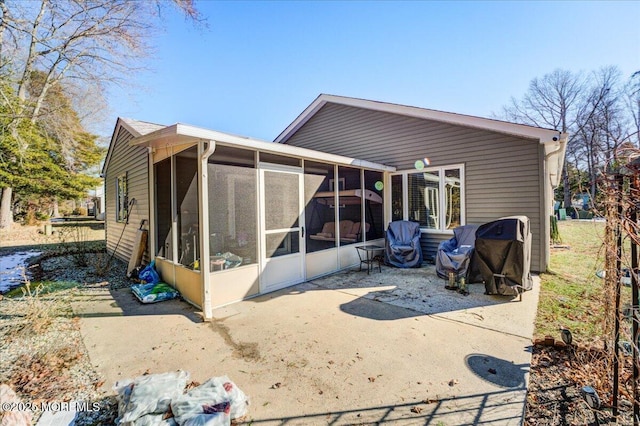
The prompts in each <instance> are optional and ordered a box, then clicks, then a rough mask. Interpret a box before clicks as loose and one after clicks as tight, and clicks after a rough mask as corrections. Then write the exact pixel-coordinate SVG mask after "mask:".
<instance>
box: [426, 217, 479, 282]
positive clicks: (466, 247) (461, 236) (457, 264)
mask: <svg viewBox="0 0 640 426" xmlns="http://www.w3.org/2000/svg"><path fill="white" fill-rule="evenodd" d="M477 229H478V226H477V225H464V226H458V227H457V228H455V229H454V230H453V238H451V239H449V240H446V241H442V242H441V243H440V244H439V245H438V252H437V253H436V273H437V274H438V276H439V277H440V278H443V279H445V280H448V284H447V285H445V288H447V289H456V288H457V284H456V283H457V282H458V281H459V280H460V279H461V278H464V279H465V280H466V279H467V275H468V273H469V265H470V264H471V257H472V256H473V250H474V246H475V241H476V230H477ZM452 274H453V275H452Z"/></svg>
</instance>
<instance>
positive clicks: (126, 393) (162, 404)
mask: <svg viewBox="0 0 640 426" xmlns="http://www.w3.org/2000/svg"><path fill="white" fill-rule="evenodd" d="M187 380H189V373H187V372H186V371H176V372H170V373H162V374H150V375H147V376H140V377H137V378H136V379H134V380H125V381H124V382H117V383H116V384H115V386H114V389H115V390H116V392H118V415H119V419H118V420H119V423H120V424H121V423H129V422H134V421H135V420H137V419H138V418H140V417H142V416H144V415H145V414H162V413H164V412H166V411H167V410H168V409H169V406H170V405H171V401H172V400H173V399H174V398H177V397H179V396H180V395H182V392H183V391H184V388H185V386H187Z"/></svg>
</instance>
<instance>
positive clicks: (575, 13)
mask: <svg viewBox="0 0 640 426" xmlns="http://www.w3.org/2000/svg"><path fill="white" fill-rule="evenodd" d="M196 5H197V6H198V8H199V10H200V11H201V13H202V15H203V17H205V18H206V19H207V23H208V28H202V27H196V26H194V25H193V24H192V23H189V22H186V21H185V19H184V17H182V16H180V15H178V14H175V15H171V14H167V15H165V16H164V18H165V30H164V32H163V33H162V34H161V35H160V36H159V37H157V38H156V39H155V45H156V50H155V54H154V56H153V58H152V59H151V60H150V61H149V63H148V66H149V67H150V68H151V69H152V70H151V71H147V72H142V73H140V74H138V75H135V76H132V77H131V83H132V84H133V85H134V88H131V87H128V88H126V89H116V90H112V91H111V92H110V94H109V101H110V105H111V109H112V111H111V112H112V114H111V116H110V119H109V120H110V121H109V122H108V123H106V126H105V127H106V128H107V129H109V130H107V132H109V131H111V130H112V129H113V126H114V125H115V121H116V118H117V117H118V116H120V117H127V118H133V119H137V120H142V121H149V122H153V123H158V124H164V125H171V124H175V123H184V124H190V125H194V126H199V127H204V128H208V129H213V130H218V131H223V132H228V133H233V134H238V135H243V136H250V137H253V138H257V139H262V140H267V141H270V140H273V139H275V138H276V137H277V136H278V134H279V133H280V132H281V131H282V130H284V129H285V128H286V127H287V126H288V125H289V124H290V123H291V122H292V121H293V120H295V118H296V117H297V116H298V115H299V114H300V113H301V112H302V111H303V110H304V109H305V108H306V107H307V106H308V105H309V104H311V102H313V100H314V99H315V98H316V97H317V96H318V95H320V94H322V93H326V94H332V95H340V96H349V97H356V98H363V99H370V100H376V101H383V102H390V103H396V104H403V105H411V106H417V107H423V108H429V109H436V110H441V111H449V112H456V113H461V114H469V115H476V116H481V117H491V116H492V114H499V113H500V111H501V110H502V107H503V106H504V105H506V104H508V102H509V100H510V99H511V98H512V97H515V98H521V97H522V96H523V95H524V93H525V92H526V90H527V88H528V86H529V83H530V82H531V80H532V79H534V78H536V77H538V78H540V77H543V76H544V75H545V74H547V73H550V72H552V71H553V70H555V69H557V68H560V69H564V70H569V71H573V72H586V73H588V72H592V71H595V70H597V69H599V68H601V67H603V66H610V65H614V66H617V67H618V68H619V69H620V70H621V72H622V74H623V76H624V78H625V79H626V78H628V77H629V76H630V75H631V74H632V73H633V72H635V71H640V24H639V22H640V1H623V2H613V1H608V2H595V1H584V2H583V1H564V2H545V1H532V2H529V1H514V2H509V1H494V2H484V1H463V2H445V1H438V2H436V1H424V2H420V1H409V2H397V1H394V2H383V1H376V2H369V1H323V2H311V1H282V2H271V1H249V2H243V1H226V2H218V1H216V2H214V1H202V0H201V1H197V2H196Z"/></svg>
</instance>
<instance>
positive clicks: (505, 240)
mask: <svg viewBox="0 0 640 426" xmlns="http://www.w3.org/2000/svg"><path fill="white" fill-rule="evenodd" d="M472 264H473V266H472V267H473V269H474V271H475V274H474V277H476V279H477V277H478V275H479V276H480V277H481V279H482V281H484V283H485V293H486V294H500V295H504V296H517V295H519V294H520V293H521V292H522V291H525V290H531V288H532V287H533V280H532V279H531V271H530V268H531V231H530V230H529V218H528V217H526V216H512V217H504V218H500V219H498V220H495V221H493V222H488V223H485V224H484V225H481V226H480V227H479V228H478V230H477V232H476V247H475V254H474V258H473V262H472Z"/></svg>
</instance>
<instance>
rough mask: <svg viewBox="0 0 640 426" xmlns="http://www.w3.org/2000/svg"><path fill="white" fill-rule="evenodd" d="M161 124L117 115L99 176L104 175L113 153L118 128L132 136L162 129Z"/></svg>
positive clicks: (118, 133)
mask: <svg viewBox="0 0 640 426" xmlns="http://www.w3.org/2000/svg"><path fill="white" fill-rule="evenodd" d="M163 127H165V126H163V125H160V124H155V123H149V122H147V121H139V120H133V119H131V118H122V117H118V119H117V120H116V126H115V128H114V129H113V134H112V135H111V141H110V142H109V150H108V151H107V156H106V157H105V159H104V164H103V165H102V171H101V172H100V176H102V177H104V174H105V172H106V170H107V166H108V165H109V161H110V160H111V155H112V154H113V148H114V147H115V145H116V140H117V139H118V136H119V135H120V130H121V129H124V130H125V131H127V132H128V133H129V134H130V135H131V136H133V137H134V138H137V137H140V136H144V135H147V134H149V133H152V132H155V131H156V130H158V129H162V128H163Z"/></svg>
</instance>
